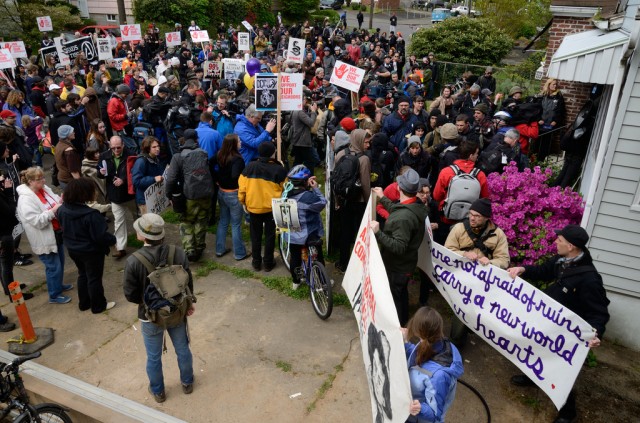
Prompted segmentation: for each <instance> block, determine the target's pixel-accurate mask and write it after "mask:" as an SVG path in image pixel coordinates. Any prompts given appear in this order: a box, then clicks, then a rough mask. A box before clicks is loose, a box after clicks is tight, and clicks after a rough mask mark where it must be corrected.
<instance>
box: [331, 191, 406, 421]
mask: <svg viewBox="0 0 640 423" xmlns="http://www.w3.org/2000/svg"><path fill="white" fill-rule="evenodd" d="M372 210H374V207H373V201H372V198H369V203H368V205H367V210H366V211H365V213H364V216H363V218H362V222H361V223H360V229H358V235H357V237H356V243H355V246H354V248H353V252H352V253H351V258H350V260H349V266H348V268H347V271H346V273H345V275H344V279H343V280H342V287H343V288H344V290H345V292H346V294H347V296H348V297H349V300H350V301H351V307H352V309H353V313H354V314H355V316H356V320H357V322H358V330H359V332H360V343H361V345H362V357H363V360H364V365H365V369H366V373H367V380H368V381H369V391H370V395H371V408H372V414H373V422H374V423H375V422H402V423H404V422H405V421H406V420H407V417H408V416H409V404H410V402H411V388H410V385H409V372H408V370H407V358H406V355H405V350H404V342H403V340H402V334H401V332H400V322H399V321H398V315H397V313H396V309H395V306H394V303H393V297H392V296H391V290H390V289H389V281H388V279H387V273H386V271H385V268H384V264H383V263H382V256H381V255H380V250H379V249H378V243H377V242H376V239H375V236H374V234H373V231H372V230H371V229H370V228H369V224H370V222H371V214H372Z"/></svg>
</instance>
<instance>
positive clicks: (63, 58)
mask: <svg viewBox="0 0 640 423" xmlns="http://www.w3.org/2000/svg"><path fill="white" fill-rule="evenodd" d="M53 43H54V44H55V45H56V51H57V52H58V63H61V64H63V65H65V66H66V65H70V64H71V59H70V58H69V56H68V55H67V54H66V53H65V52H64V50H63V46H64V43H65V41H64V38H62V37H56V38H54V39H53Z"/></svg>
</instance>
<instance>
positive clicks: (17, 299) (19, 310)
mask: <svg viewBox="0 0 640 423" xmlns="http://www.w3.org/2000/svg"><path fill="white" fill-rule="evenodd" d="M9 292H10V293H11V298H12V299H13V304H14V305H15V306H16V314H17V315H18V320H19V321H20V327H21V328H22V339H21V340H20V341H21V342H23V343H25V344H31V343H33V342H36V340H37V339H38V337H37V336H36V332H35V331H34V330H33V325H32V324H31V317H29V310H27V304H26V303H25V301H24V298H23V296H22V290H21V289H20V282H18V281H14V282H11V283H10V284H9Z"/></svg>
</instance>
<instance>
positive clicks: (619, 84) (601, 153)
mask: <svg viewBox="0 0 640 423" xmlns="http://www.w3.org/2000/svg"><path fill="white" fill-rule="evenodd" d="M639 38H640V8H639V9H638V10H636V16H635V25H634V28H633V31H632V33H631V35H630V36H629V41H628V42H627V46H626V49H625V52H624V53H623V55H622V58H621V59H620V63H619V64H618V72H617V75H616V82H615V83H614V85H613V88H614V89H613V94H612V96H611V101H610V102H609V108H608V109H607V116H611V118H609V119H607V120H606V121H605V125H604V127H603V129H602V138H604V139H606V140H607V142H606V144H605V145H601V146H600V148H599V149H598V156H597V157H596V162H595V163H594V166H595V171H594V175H593V180H594V181H596V183H595V184H594V183H592V184H591V185H590V186H589V192H588V193H587V196H586V200H585V207H584V215H583V216H582V221H581V222H580V225H581V226H582V227H583V228H586V229H587V231H588V232H591V229H592V228H591V226H593V222H590V221H589V219H590V218H591V212H592V211H593V202H594V198H595V195H596V190H597V188H598V186H599V184H600V179H601V177H602V168H603V165H604V159H605V156H606V153H607V148H608V146H609V143H610V142H611V131H612V128H613V124H614V122H615V119H616V118H617V110H618V107H619V103H620V95H621V94H622V89H623V85H624V81H625V79H626V77H627V74H628V72H629V61H630V59H631V56H632V55H633V53H634V52H635V51H636V48H637V45H638V40H639ZM620 119H622V116H620ZM605 176H606V175H605Z"/></svg>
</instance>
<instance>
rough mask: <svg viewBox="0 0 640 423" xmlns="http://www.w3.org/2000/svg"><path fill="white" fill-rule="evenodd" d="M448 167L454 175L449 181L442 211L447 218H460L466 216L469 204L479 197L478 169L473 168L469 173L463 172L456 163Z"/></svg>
mask: <svg viewBox="0 0 640 423" xmlns="http://www.w3.org/2000/svg"><path fill="white" fill-rule="evenodd" d="M449 167H450V168H451V169H453V172H454V175H453V178H451V181H449V187H448V188H447V198H446V199H445V200H444V207H443V208H442V211H443V213H444V216H445V217H446V218H447V219H451V220H462V219H464V218H465V217H467V214H468V213H469V209H470V208H471V204H472V203H473V202H474V201H476V200H477V199H478V198H480V181H478V173H480V169H478V168H474V169H473V170H472V171H471V173H465V172H463V171H462V170H461V169H460V168H459V167H458V166H457V165H451V166H449Z"/></svg>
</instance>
